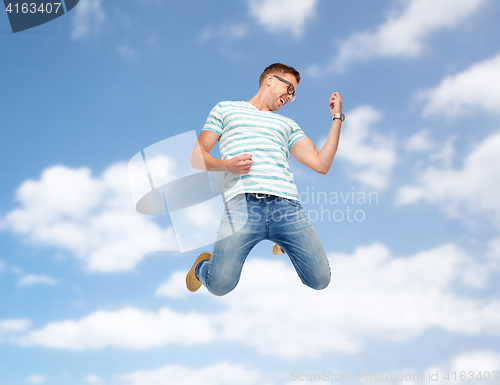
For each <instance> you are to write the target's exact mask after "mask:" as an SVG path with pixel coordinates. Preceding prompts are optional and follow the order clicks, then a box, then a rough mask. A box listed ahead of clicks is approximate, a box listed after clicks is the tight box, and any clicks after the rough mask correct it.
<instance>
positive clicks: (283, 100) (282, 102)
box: [279, 96, 286, 105]
mask: <svg viewBox="0 0 500 385" xmlns="http://www.w3.org/2000/svg"><path fill="white" fill-rule="evenodd" d="M279 100H280V102H281V105H284V104H285V103H286V100H285V98H284V97H283V96H282V97H280V99H279Z"/></svg>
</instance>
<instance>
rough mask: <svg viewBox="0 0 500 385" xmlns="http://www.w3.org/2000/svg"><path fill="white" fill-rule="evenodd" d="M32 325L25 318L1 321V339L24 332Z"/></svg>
mask: <svg viewBox="0 0 500 385" xmlns="http://www.w3.org/2000/svg"><path fill="white" fill-rule="evenodd" d="M30 324H31V323H30V321H29V320H27V319H24V318H13V319H3V320H2V319H0V337H1V336H2V335H5V334H7V333H20V332H24V331H26V330H28V328H29V327H30Z"/></svg>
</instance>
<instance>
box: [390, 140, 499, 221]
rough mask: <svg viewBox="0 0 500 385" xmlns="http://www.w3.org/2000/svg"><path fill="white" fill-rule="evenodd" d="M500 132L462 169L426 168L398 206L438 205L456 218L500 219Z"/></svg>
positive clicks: (403, 189)
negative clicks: (415, 204)
mask: <svg viewBox="0 0 500 385" xmlns="http://www.w3.org/2000/svg"><path fill="white" fill-rule="evenodd" d="M499 190H500V133H497V134H495V135H492V136H490V137H488V138H486V139H485V140H484V141H483V142H482V143H480V144H479V145H478V146H477V147H476V148H475V149H474V150H473V151H472V152H471V153H470V154H469V155H468V156H467V157H466V158H465V160H464V162H463V166H462V167H461V168H452V167H450V166H443V167H435V166H430V167H428V168H426V169H425V170H424V171H423V172H422V173H421V174H420V175H419V176H418V177H417V178H416V183H415V184H411V185H406V186H403V187H401V188H400V189H399V191H398V195H397V203H398V204H401V205H403V204H414V203H417V202H420V201H424V202H429V203H432V204H436V205H439V206H440V207H441V208H442V209H443V210H444V211H445V212H446V213H448V214H449V215H450V216H453V217H464V216H471V215H484V216H486V217H488V218H490V219H492V220H493V221H494V222H498V217H499V216H500V200H499V199H498V191H499Z"/></svg>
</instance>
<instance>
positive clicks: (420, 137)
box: [405, 130, 436, 152]
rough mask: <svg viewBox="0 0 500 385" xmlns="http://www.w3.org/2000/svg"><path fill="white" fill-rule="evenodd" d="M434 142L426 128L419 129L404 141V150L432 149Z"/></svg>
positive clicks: (421, 150) (419, 150)
mask: <svg viewBox="0 0 500 385" xmlns="http://www.w3.org/2000/svg"><path fill="white" fill-rule="evenodd" d="M435 146H436V144H435V143H434V141H433V140H432V138H431V137H430V134H429V131H428V130H421V131H419V132H417V133H416V134H414V135H412V136H411V137H410V139H408V142H407V143H406V146H405V147H406V150H407V151H411V152H424V151H429V150H432V149H433V148H434V147H435Z"/></svg>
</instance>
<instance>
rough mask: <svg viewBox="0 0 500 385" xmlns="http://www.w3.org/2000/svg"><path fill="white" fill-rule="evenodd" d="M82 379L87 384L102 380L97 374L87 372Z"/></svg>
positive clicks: (101, 381)
mask: <svg viewBox="0 0 500 385" xmlns="http://www.w3.org/2000/svg"><path fill="white" fill-rule="evenodd" d="M83 381H84V382H85V383H87V384H92V385H99V384H102V383H103V382H104V381H103V380H102V379H101V378H100V377H99V376H97V375H95V374H89V375H88V376H87V377H85V378H84V380H83Z"/></svg>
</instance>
